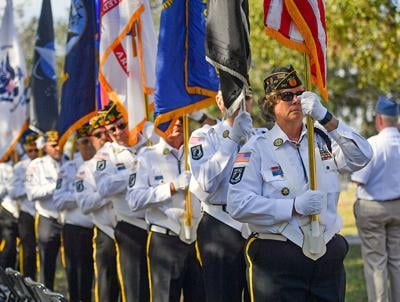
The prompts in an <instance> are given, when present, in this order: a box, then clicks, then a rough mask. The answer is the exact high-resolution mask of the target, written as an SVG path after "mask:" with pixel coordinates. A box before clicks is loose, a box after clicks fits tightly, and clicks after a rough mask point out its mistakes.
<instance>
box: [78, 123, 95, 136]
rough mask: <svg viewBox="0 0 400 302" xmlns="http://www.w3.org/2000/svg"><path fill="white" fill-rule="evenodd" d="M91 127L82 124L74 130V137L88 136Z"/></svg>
mask: <svg viewBox="0 0 400 302" xmlns="http://www.w3.org/2000/svg"><path fill="white" fill-rule="evenodd" d="M91 129H92V128H91V126H90V125H88V124H85V125H83V126H82V127H80V128H79V129H78V130H76V138H77V139H80V138H83V137H88V136H89V135H90V132H91Z"/></svg>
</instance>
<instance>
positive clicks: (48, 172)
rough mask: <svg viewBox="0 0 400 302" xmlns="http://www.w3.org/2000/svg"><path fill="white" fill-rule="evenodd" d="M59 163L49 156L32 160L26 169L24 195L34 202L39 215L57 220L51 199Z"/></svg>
mask: <svg viewBox="0 0 400 302" xmlns="http://www.w3.org/2000/svg"><path fill="white" fill-rule="evenodd" d="M59 170H60V163H59V162H58V161H56V160H54V159H53V158H51V157H50V156H49V155H45V156H43V157H39V158H36V159H34V160H32V161H31V162H30V163H29V165H28V167H27V168H26V194H27V195H28V199H29V200H32V201H34V202H35V205H36V211H37V212H38V213H39V215H42V216H44V217H47V218H50V217H51V218H55V219H58V218H59V213H58V210H57V208H56V205H55V203H54V199H53V193H54V189H55V188H56V183H57V177H58V172H59Z"/></svg>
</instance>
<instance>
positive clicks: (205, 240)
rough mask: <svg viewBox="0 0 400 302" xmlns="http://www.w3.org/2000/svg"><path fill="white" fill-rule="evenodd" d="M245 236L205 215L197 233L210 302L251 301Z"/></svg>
mask: <svg viewBox="0 0 400 302" xmlns="http://www.w3.org/2000/svg"><path fill="white" fill-rule="evenodd" d="M245 242H246V240H245V239H244V238H243V237H242V235H241V233H240V232H239V231H237V230H235V229H233V228H231V227H230V226H228V225H226V224H224V223H222V222H221V221H219V220H218V219H215V218H214V217H212V216H211V215H209V214H207V213H203V217H202V219H201V221H200V224H199V228H198V230H197V244H198V247H199V251H200V255H201V261H202V269H203V276H204V285H205V292H206V301H208V302H242V295H243V294H244V295H245V299H244V300H245V301H248V299H249V297H248V291H247V285H246V265H245V260H244V255H243V251H244V245H245Z"/></svg>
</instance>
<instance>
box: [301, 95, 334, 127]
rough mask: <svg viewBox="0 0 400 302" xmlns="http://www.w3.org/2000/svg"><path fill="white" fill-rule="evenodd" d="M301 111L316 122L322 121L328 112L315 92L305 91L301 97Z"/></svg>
mask: <svg viewBox="0 0 400 302" xmlns="http://www.w3.org/2000/svg"><path fill="white" fill-rule="evenodd" d="M299 98H300V100H301V109H302V111H303V113H304V114H305V115H310V116H311V117H312V118H313V119H314V120H317V121H320V120H322V119H323V118H324V117H325V114H326V112H327V111H328V110H327V109H326V108H325V107H324V105H322V104H321V100H320V98H319V96H318V95H316V94H315V93H314V92H310V91H305V92H303V94H302V95H301V96H299Z"/></svg>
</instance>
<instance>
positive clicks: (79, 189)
mask: <svg viewBox="0 0 400 302" xmlns="http://www.w3.org/2000/svg"><path fill="white" fill-rule="evenodd" d="M75 188H76V192H78V193H80V192H83V189H85V187H84V185H83V180H82V179H81V180H78V181H77V182H75Z"/></svg>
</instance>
